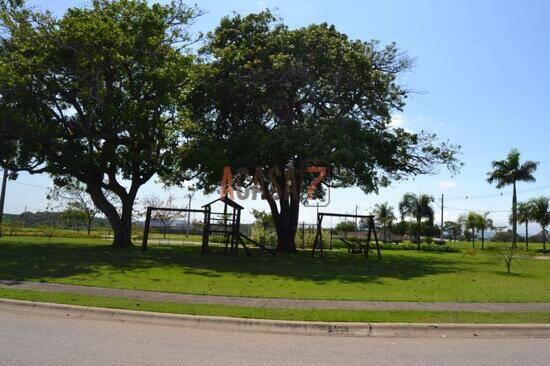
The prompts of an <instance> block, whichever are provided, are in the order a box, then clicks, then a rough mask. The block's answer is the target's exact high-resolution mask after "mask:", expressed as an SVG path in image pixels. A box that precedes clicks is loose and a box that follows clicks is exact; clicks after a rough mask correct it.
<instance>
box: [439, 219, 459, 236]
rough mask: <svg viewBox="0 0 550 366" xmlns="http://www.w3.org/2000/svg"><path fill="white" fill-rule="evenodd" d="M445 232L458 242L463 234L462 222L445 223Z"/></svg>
mask: <svg viewBox="0 0 550 366" xmlns="http://www.w3.org/2000/svg"><path fill="white" fill-rule="evenodd" d="M443 231H446V232H447V234H448V235H449V236H450V237H451V239H453V240H457V239H458V238H460V235H461V234H462V225H461V223H460V222H453V221H445V223H444V224H443Z"/></svg>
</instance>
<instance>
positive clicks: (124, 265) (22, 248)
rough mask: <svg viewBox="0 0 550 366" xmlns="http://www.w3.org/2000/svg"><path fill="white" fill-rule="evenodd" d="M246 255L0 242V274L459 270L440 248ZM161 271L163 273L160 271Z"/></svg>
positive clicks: (341, 277) (377, 277)
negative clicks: (379, 252)
mask: <svg viewBox="0 0 550 366" xmlns="http://www.w3.org/2000/svg"><path fill="white" fill-rule="evenodd" d="M251 253H252V256H251V257H247V256H245V255H244V252H243V251H242V250H241V251H240V254H239V255H238V256H230V255H223V254H221V253H219V252H218V253H212V254H209V255H206V256H204V255H201V254H200V248H199V247H195V246H178V247H173V246H172V247H170V246H153V247H150V248H149V249H148V250H147V251H146V252H142V251H141V250H140V249H139V248H137V247H134V248H127V249H117V248H113V247H111V246H110V245H89V244H66V243H56V242H54V241H52V242H51V243H48V244H47V245H45V244H20V243H17V244H14V243H2V244H0V279H2V280H30V281H41V280H55V279H61V278H66V277H73V278H75V279H78V277H80V276H82V277H83V279H84V280H86V279H90V278H104V277H105V276H109V275H111V274H113V273H125V274H127V275H131V276H143V279H144V281H155V280H156V281H161V280H162V278H154V277H155V276H153V275H150V274H149V273H148V271H149V270H151V269H158V268H161V269H162V268H170V269H172V270H174V269H175V271H172V272H171V273H174V272H175V273H176V274H177V276H178V277H179V273H181V280H182V281H184V280H185V276H186V275H194V276H203V277H208V278H212V279H217V278H220V277H222V276H223V275H225V274H230V275H232V276H235V277H243V278H244V277H246V278H253V277H254V276H260V275H261V276H270V277H273V278H276V279H289V280H298V281H312V282H315V283H316V284H323V283H326V282H329V281H330V282H334V281H338V282H341V283H344V284H345V283H349V284H351V283H377V282H382V281H383V280H384V279H399V280H410V279H413V278H418V277H424V276H430V275H436V274H444V273H451V272H456V271H459V270H460V268H459V266H458V264H459V263H458V261H457V260H458V258H455V257H454V256H442V255H441V254H439V253H436V254H433V255H432V254H431V253H423V254H422V255H418V253H415V254H413V253H398V252H395V251H392V252H391V253H384V252H383V254H382V260H381V261H378V259H377V258H376V256H375V255H373V256H370V257H369V260H368V261H365V258H364V256H363V255H350V254H348V253H346V252H330V253H327V255H326V256H325V257H323V258H311V255H310V253H309V252H301V253H297V254H295V255H278V256H275V257H273V256H269V255H264V254H262V253H261V252H260V251H258V250H251ZM159 277H161V275H159Z"/></svg>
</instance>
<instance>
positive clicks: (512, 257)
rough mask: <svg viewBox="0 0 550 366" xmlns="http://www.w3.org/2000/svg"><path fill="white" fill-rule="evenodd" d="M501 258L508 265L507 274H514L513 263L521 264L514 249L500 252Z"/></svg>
mask: <svg viewBox="0 0 550 366" xmlns="http://www.w3.org/2000/svg"><path fill="white" fill-rule="evenodd" d="M500 256H501V258H502V260H503V261H504V264H505V265H506V272H507V273H508V274H512V263H514V262H517V263H519V261H518V259H517V255H516V251H515V250H514V249H505V250H502V251H501V252H500Z"/></svg>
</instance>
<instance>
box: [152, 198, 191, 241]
mask: <svg viewBox="0 0 550 366" xmlns="http://www.w3.org/2000/svg"><path fill="white" fill-rule="evenodd" d="M142 205H143V211H144V212H146V210H147V207H157V208H166V209H178V207H177V205H176V198H175V196H174V195H173V194H172V193H169V194H168V196H167V197H166V199H162V198H159V197H158V196H155V195H151V196H148V197H146V198H145V199H144V200H143V203H142ZM183 214H184V213H183V212H180V211H173V210H153V211H152V212H151V219H152V220H156V221H158V222H160V223H161V225H162V237H163V238H164V239H166V232H167V231H168V228H170V226H172V224H173V223H174V221H176V220H177V219H179V218H181V217H183Z"/></svg>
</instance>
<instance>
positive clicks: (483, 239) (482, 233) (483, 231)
mask: <svg viewBox="0 0 550 366" xmlns="http://www.w3.org/2000/svg"><path fill="white" fill-rule="evenodd" d="M483 249H485V229H483V230H481V250H483Z"/></svg>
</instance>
